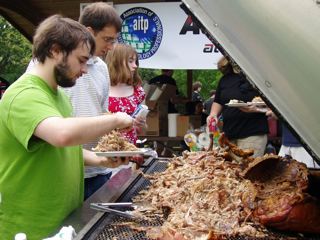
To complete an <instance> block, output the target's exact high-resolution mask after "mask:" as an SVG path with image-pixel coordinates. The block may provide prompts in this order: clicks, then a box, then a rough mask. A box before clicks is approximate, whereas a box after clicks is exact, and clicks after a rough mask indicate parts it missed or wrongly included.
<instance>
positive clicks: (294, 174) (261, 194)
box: [243, 155, 320, 233]
mask: <svg viewBox="0 0 320 240" xmlns="http://www.w3.org/2000/svg"><path fill="white" fill-rule="evenodd" d="M308 175H309V172H308V169H307V167H306V166H305V165H304V164H303V163H300V162H298V161H296V160H293V159H286V158H282V157H279V156H276V155H265V156H264V157H262V158H256V159H255V160H254V161H253V162H251V163H250V164H249V166H248V167H247V168H246V169H245V170H244V171H243V176H244V177H245V178H246V179H249V180H251V182H252V183H253V184H254V186H255V187H256V189H257V195H256V199H255V201H254V202H255V203H254V204H253V205H252V206H250V207H251V208H253V218H254V219H255V220H258V221H259V222H260V223H262V224H263V225H265V226H269V227H273V228H276V229H279V230H285V231H295V232H303V233H320V204H319V200H318V199H317V198H315V197H314V196H312V195H311V194H310V193H309V188H308V185H309V181H308ZM319 187H320V186H319V185H318V188H319Z"/></svg>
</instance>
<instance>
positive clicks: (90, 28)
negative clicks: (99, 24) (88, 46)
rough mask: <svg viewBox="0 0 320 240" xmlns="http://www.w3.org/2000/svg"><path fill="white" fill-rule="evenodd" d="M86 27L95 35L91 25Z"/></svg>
mask: <svg viewBox="0 0 320 240" xmlns="http://www.w3.org/2000/svg"><path fill="white" fill-rule="evenodd" d="M87 29H88V30H89V32H91V34H92V35H93V36H95V32H94V30H93V28H92V27H87Z"/></svg>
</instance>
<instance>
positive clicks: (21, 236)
mask: <svg viewBox="0 0 320 240" xmlns="http://www.w3.org/2000/svg"><path fill="white" fill-rule="evenodd" d="M14 240H27V235H26V234H25V233H17V234H16V235H15V236H14Z"/></svg>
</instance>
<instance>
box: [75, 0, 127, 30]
mask: <svg viewBox="0 0 320 240" xmlns="http://www.w3.org/2000/svg"><path fill="white" fill-rule="evenodd" d="M79 22H80V23H81V24H82V25H84V26H86V27H91V28H92V29H93V30H94V31H95V32H99V31H101V30H102V29H103V28H105V27H110V26H113V27H115V28H116V30H117V32H120V31H121V26H122V20H121V18H120V16H119V15H118V13H117V12H116V10H115V9H114V8H113V7H112V6H111V5H109V4H107V3H105V2H95V3H91V4H89V5H88V6H86V7H85V8H84V9H83V12H82V14H81V15H80V17H79Z"/></svg>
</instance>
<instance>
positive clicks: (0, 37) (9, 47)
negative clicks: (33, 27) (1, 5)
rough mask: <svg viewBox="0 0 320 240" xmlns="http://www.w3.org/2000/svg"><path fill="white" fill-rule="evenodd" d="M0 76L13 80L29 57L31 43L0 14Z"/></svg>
mask: <svg viewBox="0 0 320 240" xmlns="http://www.w3.org/2000/svg"><path fill="white" fill-rule="evenodd" d="M0 46H1V48H0V77H3V78H4V79H6V80H7V81H9V82H11V83H12V82H14V81H15V80H16V79H17V78H19V77H20V75H21V74H22V73H23V72H24V71H25V69H26V67H27V64H28V62H29V61H30V59H31V55H32V53H31V46H32V45H31V43H30V42H29V41H28V40H27V39H26V38H25V37H24V36H23V35H22V34H21V33H20V32H19V31H18V30H17V29H15V28H14V27H13V26H12V25H11V24H10V23H8V22H7V21H6V19H4V18H3V16H1V15H0Z"/></svg>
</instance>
